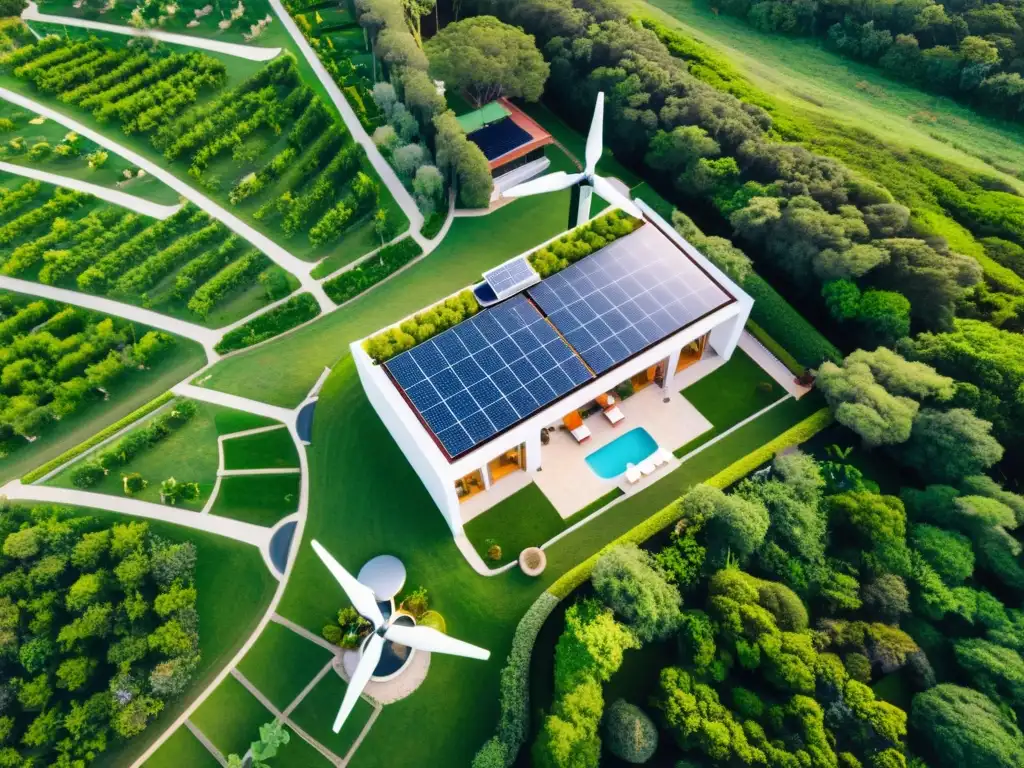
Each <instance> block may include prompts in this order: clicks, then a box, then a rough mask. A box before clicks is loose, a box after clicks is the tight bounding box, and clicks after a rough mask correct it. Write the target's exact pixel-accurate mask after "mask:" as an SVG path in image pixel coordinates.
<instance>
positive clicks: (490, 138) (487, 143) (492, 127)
mask: <svg viewBox="0 0 1024 768" xmlns="http://www.w3.org/2000/svg"><path fill="white" fill-rule="evenodd" d="M466 138H467V139H469V140H470V141H472V142H473V143H474V144H476V145H477V146H478V147H480V151H481V152H483V153H484V157H486V158H487V161H488V162H491V161H492V160H497V159H498V158H499V157H502V156H504V155H507V154H508V153H509V152H513V151H515V150H517V149H519V147H522V146H524V145H526V144H529V143H530V142H532V141H533V137H532V136H531V135H530V134H529V132H527V131H525V130H523V129H522V128H520V127H519V126H518V125H517V124H516V122H515V121H514V120H512V119H510V118H507V117H506V118H503V119H502V120H499V121H498V122H496V123H491V124H489V125H486V126H484V127H483V128H479V129H478V130H475V131H473V132H472V133H470V134H467V135H466Z"/></svg>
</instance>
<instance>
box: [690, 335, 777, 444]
mask: <svg viewBox="0 0 1024 768" xmlns="http://www.w3.org/2000/svg"><path fill="white" fill-rule="evenodd" d="M680 394H682V396H683V397H685V398H686V399H687V400H689V401H690V403H691V404H692V405H693V406H694V407H695V408H696V409H697V410H698V411H700V412H701V415H703V416H704V418H706V419H707V420H708V421H710V422H711V429H709V430H708V431H707V432H705V433H704V434H702V435H700V436H699V437H696V438H694V439H693V440H691V441H690V442H688V443H687V444H686V445H684V446H682V447H680V448H678V449H676V450H675V451H673V453H675V455H676V456H677V457H683V456H685V455H686V454H687V453H689V452H690V451H692V450H693V449H694V448H697V447H699V446H701V445H704V443H706V442H707V441H708V440H711V439H712V438H714V437H717V436H718V435H720V434H722V433H723V432H725V431H726V430H727V429H729V428H730V427H732V426H733V425H735V424H738V423H739V422H741V421H743V420H744V419H745V418H747V417H748V416H752V415H754V414H755V413H757V412H758V411H760V410H761V409H762V408H767V407H768V406H769V405H771V404H772V403H774V402H775V401H776V400H778V399H779V398H780V397H782V396H784V395H785V394H786V390H784V389H783V388H782V387H781V386H779V385H778V384H777V383H776V381H775V380H774V379H773V378H772V377H771V376H769V375H768V374H767V373H765V371H764V369H763V368H761V366H759V365H758V364H757V363H755V362H754V361H753V360H751V359H750V356H749V355H748V354H747V353H746V352H744V351H743V350H742V349H740V348H739V347H737V348H736V351H735V352H734V353H733V355H732V358H730V360H729V362H727V363H726V364H725V365H723V366H722V367H720V368H719V369H717V370H715V371H712V372H711V373H709V374H708V375H707V376H705V377H704V378H702V379H700V380H699V381H696V382H694V383H693V384H691V385H690V386H689V387H687V388H686V389H684V390H683V391H682V392H681V393H680Z"/></svg>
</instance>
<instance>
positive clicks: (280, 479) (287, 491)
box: [210, 474, 299, 525]
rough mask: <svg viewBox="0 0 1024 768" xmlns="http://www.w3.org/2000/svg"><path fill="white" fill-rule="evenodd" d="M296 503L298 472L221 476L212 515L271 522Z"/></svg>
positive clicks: (248, 521)
mask: <svg viewBox="0 0 1024 768" xmlns="http://www.w3.org/2000/svg"><path fill="white" fill-rule="evenodd" d="M298 504H299V475H298V474H289V475H247V476H242V477H222V478H221V480H220V491H218V493H217V500H216V501H214V502H213V508H212V509H210V514H211V515H221V516H222V517H230V518H233V519H235V520H244V521H245V522H247V523H253V524H254V525H273V524H274V523H276V522H277V521H278V520H280V519H281V518H282V517H287V516H288V515H290V514H292V512H294V511H295V510H296V509H297V508H298Z"/></svg>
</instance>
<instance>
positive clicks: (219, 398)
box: [171, 382, 301, 458]
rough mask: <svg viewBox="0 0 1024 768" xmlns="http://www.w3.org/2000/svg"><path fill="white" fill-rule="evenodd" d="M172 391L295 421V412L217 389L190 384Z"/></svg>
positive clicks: (274, 417)
mask: <svg viewBox="0 0 1024 768" xmlns="http://www.w3.org/2000/svg"><path fill="white" fill-rule="evenodd" d="M171 391H172V392H173V393H174V394H176V395H181V396H182V397H191V398H193V399H194V400H202V401H203V402H204V403H214V404H215V405H223V406H224V407H225V408H234V409H235V410H236V411H246V412H247V413H255V414H257V415H258V416H266V417H267V418H268V419H273V420H274V421H280V422H282V423H284V424H285V425H289V424H291V423H292V422H294V421H295V412H294V411H292V410H289V409H288V408H282V407H281V406H279V405H270V404H269V403H261V402H260V401H259V400H250V399H249V398H247V397H240V396H239V395H229V394H228V393H227V392H220V391H218V390H216V389H206V388H204V387H197V386H195V385H194V384H189V383H188V382H182V383H180V384H176V385H174V386H173V387H171ZM300 458H301V457H300Z"/></svg>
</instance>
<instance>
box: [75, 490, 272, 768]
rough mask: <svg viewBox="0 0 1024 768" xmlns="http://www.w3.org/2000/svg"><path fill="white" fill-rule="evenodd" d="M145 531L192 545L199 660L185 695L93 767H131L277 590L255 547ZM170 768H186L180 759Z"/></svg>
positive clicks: (156, 525) (162, 526)
mask: <svg viewBox="0 0 1024 768" xmlns="http://www.w3.org/2000/svg"><path fill="white" fill-rule="evenodd" d="M82 512H83V514H90V515H92V516H94V517H97V518H100V519H101V520H104V521H105V522H111V523H113V522H124V521H125V517H124V516H123V515H117V514H114V513H111V512H103V511H97V510H82ZM149 528H150V530H151V531H152V532H153V533H155V534H157V535H159V536H162V537H163V538H165V539H170V540H171V541H191V542H192V543H193V544H195V545H196V549H197V551H198V561H197V565H196V589H197V590H198V593H199V595H198V599H197V603H196V606H197V608H198V610H199V650H200V654H201V659H200V662H199V667H198V669H197V670H196V674H195V676H194V677H193V679H192V683H191V685H189V687H188V689H187V690H186V691H185V693H184V694H183V695H182V696H180V697H178V698H176V699H174V700H172V701H170V702H168V704H167V706H166V707H165V708H164V711H163V712H161V713H160V715H159V716H158V717H157V718H156V719H155V720H154V721H153V722H152V723H150V725H149V727H148V728H147V729H146V731H145V732H144V733H143V734H141V735H140V736H137V737H136V738H134V739H132V740H131V741H129V742H126V743H118V742H115V743H112V744H111V746H110V748H109V751H108V752H106V753H104V754H102V755H100V757H99V758H98V759H97V760H96V762H95V763H93V765H94V766H96V768H128V766H130V765H132V764H133V763H134V762H135V760H136V759H137V758H138V756H139V755H141V754H142V753H143V752H144V751H145V750H146V748H147V747H148V746H149V745H150V744H151V743H152V742H153V741H154V740H155V739H156V738H157V737H158V736H159V735H160V734H161V733H163V732H164V731H165V730H166V729H167V728H168V727H169V726H170V724H171V723H173V722H174V720H175V718H177V717H178V715H180V714H181V713H182V712H183V711H184V710H185V708H186V707H187V706H188V705H189V704H190V703H191V702H192V701H193V700H194V699H195V697H196V696H197V695H198V694H199V693H200V692H202V691H203V690H205V689H206V687H207V686H209V685H210V683H211V682H213V678H214V677H216V675H217V673H218V672H219V671H220V670H221V668H223V666H224V665H225V664H227V662H228V661H229V660H230V659H231V658H232V657H233V656H234V655H235V653H237V652H238V649H239V647H241V645H242V643H243V642H245V639H246V638H247V637H248V636H249V635H250V634H251V633H252V631H253V630H254V629H255V628H256V625H257V624H258V623H259V620H260V617H261V616H262V615H263V612H264V611H265V610H266V607H267V605H268V604H269V603H270V598H271V596H272V595H273V594H274V590H276V589H277V581H276V580H275V579H274V577H273V576H271V575H270V572H269V571H268V570H267V567H266V565H264V563H263V558H262V557H261V556H260V553H259V551H258V550H257V549H256V548H255V547H252V546H249V545H248V544H241V543H239V542H237V541H233V540H231V539H227V538H224V537H223V536H215V535H214V534H211V533H205V532H203V531H195V530H191V529H185V528H180V527H178V526H176V525H171V524H169V523H161V522H154V521H149ZM269 719H270V718H269V717H268V718H267V720H269ZM252 738H255V734H254V735H253V737H252ZM168 759H170V758H168ZM172 764H175V765H180V766H186V765H188V766H191V763H189V762H188V760H187V759H184V758H181V760H180V761H179V762H177V763H172Z"/></svg>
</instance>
